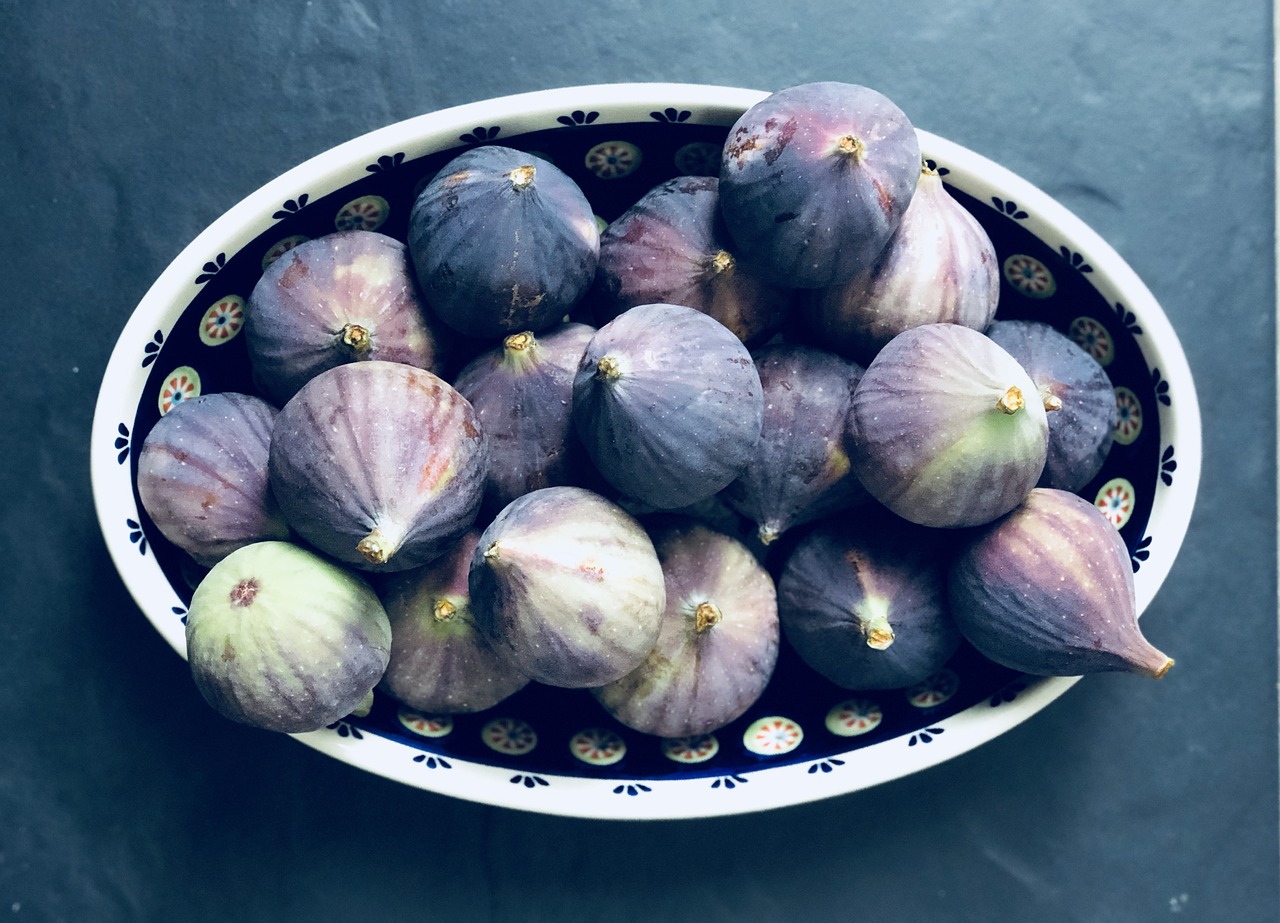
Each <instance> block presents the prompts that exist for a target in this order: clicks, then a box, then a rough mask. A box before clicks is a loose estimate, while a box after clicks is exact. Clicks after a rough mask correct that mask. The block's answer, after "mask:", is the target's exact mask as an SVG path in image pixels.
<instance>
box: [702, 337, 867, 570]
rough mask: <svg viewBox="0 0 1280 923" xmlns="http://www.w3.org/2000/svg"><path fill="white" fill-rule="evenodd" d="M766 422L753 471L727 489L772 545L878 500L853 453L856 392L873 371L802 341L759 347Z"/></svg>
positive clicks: (731, 499) (728, 497) (763, 539)
mask: <svg viewBox="0 0 1280 923" xmlns="http://www.w3.org/2000/svg"><path fill="white" fill-rule="evenodd" d="M755 364H756V371H757V372H758V373H759V374H760V385H761V388H762V389H763V392H764V425H763V427H762V428H761V432H760V442H759V443H758V444H757V446H756V451H755V455H754V457H753V458H752V460H751V461H750V462H749V463H748V464H747V467H746V470H744V471H743V472H742V474H740V475H738V477H737V478H736V479H735V480H734V481H733V482H732V483H731V484H729V485H728V486H727V487H725V489H724V490H722V491H721V492H720V496H722V497H723V498H724V500H725V502H726V503H728V504H729V506H731V507H733V508H734V509H735V510H737V511H738V512H739V513H741V514H742V515H743V516H746V517H747V518H748V519H751V520H752V521H753V522H755V523H756V526H757V529H758V535H759V538H760V541H761V542H762V543H764V544H765V545H768V544H770V543H771V542H773V541H774V540H775V539H777V537H778V536H779V535H781V534H782V533H783V532H785V531H786V530H787V529H790V528H792V527H793V526H797V525H802V524H803V523H806V522H812V521H814V520H815V519H820V518H822V517H823V516H827V515H830V514H832V513H835V512H838V511H840V510H846V509H851V508H853V507H855V506H858V505H859V504H862V503H865V502H867V501H868V500H869V499H870V497H869V495H868V494H867V491H866V488H864V487H863V486H862V482H861V481H859V480H858V478H857V476H856V475H855V474H854V473H853V466H852V463H851V462H850V461H849V456H848V455H847V454H846V452H845V445H844V431H845V429H846V427H847V424H848V418H849V408H850V403H851V401H852V399H853V392H854V389H855V388H856V387H857V385H858V382H859V381H860V380H861V379H862V374H863V372H864V371H865V370H864V369H863V368H862V366H860V365H858V364H857V363H854V362H850V361H849V360H847V359H842V358H841V357H840V356H837V355H835V354H834V353H829V352H826V351H824V350H820V349H817V348H815V347H812V346H802V345H798V344H794V343H779V344H775V345H771V346H765V347H762V348H760V349H758V350H757V351H756V352H755Z"/></svg>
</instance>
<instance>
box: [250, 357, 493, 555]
mask: <svg viewBox="0 0 1280 923" xmlns="http://www.w3.org/2000/svg"><path fill="white" fill-rule="evenodd" d="M268 461H269V470H270V474H271V487H272V490H273V491H274V492H275V495H276V499H277V500H279V502H280V508H281V509H282V510H283V511H284V515H285V519H286V520H287V521H288V522H289V525H291V526H292V527H293V528H294V530H295V531H296V532H297V533H298V534H299V535H301V536H302V537H303V538H304V539H306V540H307V541H308V542H310V543H311V544H312V545H314V546H315V547H316V548H318V549H320V550H321V551H323V552H325V553H326V554H330V555H332V556H333V557H335V558H337V559H338V560H339V561H342V562H344V563H346V564H351V565H354V566H355V567H358V568H361V569H363V570H370V571H397V570H405V569H407V568H410V567H416V566H418V565H421V564H425V563H427V562H428V561H430V560H432V559H433V558H435V557H438V556H439V555H440V554H442V553H443V552H444V551H446V550H447V549H448V547H449V545H450V544H451V543H452V542H453V541H454V540H456V539H457V538H458V537H459V536H460V535H461V534H462V533H463V532H465V531H466V530H467V529H468V528H470V526H471V525H472V523H473V522H474V520H475V518H476V514H477V512H478V510H479V507H480V501H481V498H482V496H483V493H484V483H485V473H486V470H487V467H486V466H487V463H488V453H487V449H486V445H485V441H484V438H483V436H482V434H481V431H480V423H479V420H477V419H476V415H475V411H474V410H473V409H472V407H471V405H470V404H469V403H468V402H467V399H466V398H464V397H463V396H462V395H461V394H459V393H458V392H457V391H455V390H454V389H453V388H452V387H450V386H449V384H448V383H447V382H445V381H444V380H442V379H440V378H438V377H437V376H435V375H433V374H432V373H431V372H428V371H426V370H424V369H418V368H414V367H413V366H409V365H404V364H402V363H397V362H378V361H372V362H359V363H353V364H348V365H340V366H337V367H336V368H332V369H330V370H329V371H327V372H323V373H321V374H320V375H317V376H316V377H315V378H313V379H312V380H311V381H309V382H307V384H305V385H304V386H303V387H302V390H301V391H299V392H298V393H297V394H296V395H294V397H293V398H292V399H290V401H289V403H287V404H285V405H284V408H283V409H281V411H280V414H279V416H278V417H277V418H276V425H275V429H274V431H273V432H272V435H271V447H270V454H269V459H268Z"/></svg>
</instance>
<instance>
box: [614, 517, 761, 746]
mask: <svg viewBox="0 0 1280 923" xmlns="http://www.w3.org/2000/svg"><path fill="white" fill-rule="evenodd" d="M652 538H653V543H654V548H655V549H656V550H657V553H658V560H659V561H660V562H661V564H662V573H663V577H664V580H665V584H666V597H667V600H666V610H665V612H664V614H663V617H662V627H661V629H660V630H659V632H658V639H657V641H656V643H655V644H654V647H653V649H652V650H651V651H650V652H649V655H648V656H647V657H646V658H645V660H644V662H643V663H642V664H640V666H638V667H636V668H635V669H634V670H632V671H631V672H630V673H628V674H627V675H626V676H623V677H622V678H621V679H617V680H614V681H613V682H611V683H609V684H607V685H605V686H602V687H600V688H598V689H594V690H592V692H593V694H594V695H595V697H596V699H597V700H598V701H599V702H600V704H601V705H602V706H604V709H605V710H606V711H607V712H609V714H610V715H612V716H613V717H614V718H616V719H617V720H618V721H620V722H622V723H623V724H624V725H626V726H627V727H630V728H632V729H634V730H637V731H641V732H643V733H646V734H657V735H660V736H662V737H689V736H694V735H697V734H709V733H710V732H712V731H714V730H716V729H717V728H721V727H723V726H724V725H726V724H728V723H729V722H731V721H733V720H734V719H735V718H738V717H739V716H741V715H742V714H743V713H745V712H746V710H747V709H748V708H750V707H751V706H752V705H753V704H754V703H755V702H756V700H757V699H759V698H760V694H761V693H762V692H763V691H764V688H765V686H766V685H767V684H768V682H769V679H770V677H771V676H772V675H773V669H774V666H775V665H776V663H777V659H778V637H779V629H778V603H777V594H776V592H775V591H774V586H773V579H772V578H771V577H770V576H769V574H768V572H767V571H766V570H765V569H764V568H763V567H762V566H761V565H760V564H759V563H758V562H757V561H756V559H755V556H754V555H753V554H752V553H751V551H750V550H748V548H747V547H746V546H745V545H743V544H742V543H741V542H739V541H738V540H737V539H734V538H732V537H730V536H728V535H724V534H722V533H720V532H715V531H713V530H711V529H709V528H707V527H706V526H704V525H701V524H699V523H696V522H693V521H687V520H686V521H684V522H680V523H678V524H672V525H668V526H666V527H664V528H662V529H660V530H658V531H656V532H655V533H654V534H653V535H652Z"/></svg>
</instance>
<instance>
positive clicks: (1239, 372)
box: [0, 0, 1280, 923]
mask: <svg viewBox="0 0 1280 923" xmlns="http://www.w3.org/2000/svg"><path fill="white" fill-rule="evenodd" d="M952 7H954V9H952ZM1271 36H1272V19H1271V8H1270V5H1269V4H1266V3H1263V2H1260V0H1233V2H1231V3H1207V2H1206V3H1199V4H1192V3H1184V4H1153V3H1150V2H1149V0H1089V2H1072V3H1065V2H1052V3H1050V2H1023V3H996V2H992V0H985V2H978V0H966V2H964V3H957V4H946V3H932V4H917V3H903V2H883V3H880V2H857V3H852V2H834V0H831V2H815V3H809V4H789V3H778V2H770V3H765V2H758V0H746V2H739V3H732V4H725V3H720V4H708V3H701V2H696V0H681V2H666V0H652V2H647V3H642V2H639V0H630V2H609V0H597V2H594V3H589V2H583V0H560V2H556V3H548V4H545V6H543V5H539V4H537V3H525V4H512V3H501V4H500V3H495V2H492V0H456V2H455V0H449V2H435V3H425V2H424V3H402V4H397V3H391V2H375V0H367V2H363V3H362V2H359V0H348V2H329V0H314V2H305V3H303V2H292V3H258V2H247V0H244V2H240V0H237V2H228V3H221V4H214V3H182V4H177V3H172V2H171V0H146V2H133V3H114V2H104V0H95V2H89V0H73V2H48V3H40V4H31V3H22V2H18V0H0V89H2V90H3V96H4V102H3V104H0V266H2V267H3V269H2V271H0V278H2V279H3V288H2V289H0V291H2V292H3V295H2V297H3V320H4V323H3V326H0V337H2V338H3V341H4V343H5V344H6V347H7V348H6V349H5V353H6V355H5V357H4V361H3V363H2V364H0V368H2V371H0V375H2V376H3V394H4V398H5V400H4V402H3V409H2V410H0V413H2V414H3V427H2V431H3V433H4V439H3V445H4V447H3V449H0V453H2V455H0V457H3V459H4V466H3V471H2V476H3V483H0V512H2V513H3V529H0V543H2V546H0V548H2V551H3V555H2V557H0V560H3V561H4V562H5V564H6V566H7V568H8V574H7V575H6V576H5V578H4V579H3V580H0V684H2V685H0V691H2V694H0V918H5V917H6V916H7V917H9V918H12V919H14V920H59V921H61V920H68V921H80V920H95V921H116V920H141V921H152V920H155V921H160V920H184V921H203V920H226V919H236V920H246V921H256V920H264V921H265V920H273V921H282V920H304V919H305V920H320V921H325V920H347V919H375V918H376V919H379V920H407V919H433V920H435V919H438V920H557V921H573V920H603V921H609V920H651V919H667V920H698V921H710V920H743V919H760V920H783V919H797V920H818V919H866V920H876V921H897V920H927V921H984V923H985V921H1006V920H1007V921H1027V920H1053V921H1090V923H1103V921H1149V920H1166V919H1168V920H1176V921H1179V923H1181V921H1192V920H1195V921H1214V923H1218V921H1235V923H1252V921H1259V923H1262V921H1266V923H1274V921H1275V920H1276V919H1277V914H1278V903H1280V902H1278V900H1277V875H1278V873H1277V869H1278V865H1280V862H1278V860H1277V839H1278V838H1277V722H1276V682H1275V681H1276V607H1275V599H1276V592H1275V589H1276V587H1275V572H1276V568H1275V538H1274V536H1275V525H1276V519H1275V517H1276V499H1275V486H1274V484H1275V481H1274V472H1275V453H1274V447H1275V404H1274V383H1275V333H1274V323H1275V314H1274V252H1275V251H1274V245H1273V236H1272V235H1273V230H1272V229H1273V202H1274V185H1273V183H1274V179H1273V175H1274V174H1273V165H1274V149H1273V137H1274V135H1273V128H1272V113H1273V100H1272V77H1271V74H1272V70H1271V54H1272V39H1271ZM817 79H833V80H844V81H849V82H856V83H864V84H867V85H869V86H872V87H875V88H876V89H879V90H881V91H882V92H884V93H886V94H887V95H889V96H890V97H891V98H893V99H894V100H895V101H897V102H898V103H899V104H900V105H901V106H902V107H903V108H904V109H906V111H907V112H908V113H909V114H910V115H911V118H912V120H913V121H914V122H915V123H916V124H917V125H918V126H920V127H922V128H926V129H928V130H931V131H933V132H936V133H938V134H941V135H943V136H945V137H948V138H951V139H954V140H955V141H958V142H960V143H962V144H965V145H967V146H969V147H971V148H973V149H975V150H977V151H979V152H981V153H983V154H986V155H987V156H989V157H991V158H993V159H995V160H997V161H999V162H1001V163H1003V164H1005V165H1006V166H1008V167H1010V168H1011V169H1013V170H1014V171H1016V172H1018V173H1020V174H1022V175H1023V176H1025V177H1026V178H1028V179H1030V180H1031V181H1033V182H1035V183H1037V184H1038V185H1040V186H1041V187H1043V188H1044V189H1046V190H1047V191H1048V192H1049V193H1050V194H1052V195H1054V196H1056V197H1058V198H1059V199H1060V200H1061V201H1062V202H1064V203H1065V204H1066V205H1067V206H1068V207H1069V208H1071V209H1072V210H1074V211H1075V212H1076V213H1077V214H1079V215H1080V216H1081V217H1082V218H1083V219H1084V220H1085V221H1087V222H1088V223H1089V224H1090V225H1092V226H1093V227H1094V228H1095V229H1096V230H1098V231H1099V232H1100V233H1101V234H1102V235H1103V236H1104V237H1106V238H1107V239H1108V240H1109V241H1110V242H1111V243H1112V244H1113V245H1114V246H1115V247H1116V248H1117V249H1118V250H1119V251H1120V253H1121V254H1122V255H1123V256H1124V257H1125V258H1126V259H1127V260H1128V261H1129V262H1130V263H1131V265H1132V266H1133V267H1134V269H1135V270H1136V271H1137V272H1138V274H1139V275H1140V276H1141V277H1142V278H1143V279H1144V280H1145V281H1146V282H1147V283H1148V285H1149V286H1150V287H1151V288H1152V289H1153V290H1154V292H1155V294H1156V296H1157V298H1158V299H1160V300H1161V302H1162V303H1163V305H1164V307H1165V309H1166V310H1167V312H1168V314H1169V316H1170V317H1171V318H1172V320H1173V323H1174V325H1175V326H1176V328H1177V329H1178V330H1179V332H1180V334H1181V337H1182V339H1183V343H1184V344H1185V346H1186V349H1187V352H1188V355H1189V358H1190V361H1191V365H1192V368H1193V372H1194V374H1195V375H1196V377H1197V381H1198V386H1199V393H1200V396H1201V401H1202V406H1203V410H1204V414H1205V436H1204V441H1205V474H1204V479H1203V482H1202V487H1201V493H1200V499H1199V503H1198V506H1197V510H1196V514H1195V518H1194V520H1193V522H1192V527H1191V532H1190V534H1189V536H1188V539H1187V543H1186V545H1185V547H1184V550H1183V552H1182V555H1181V557H1180V558H1179V560H1178V562H1177V565H1176V567H1175V569H1174V572H1173V574H1172V575H1171V576H1170V578H1169V580H1168V582H1167V584H1166V585H1165V587H1164V589H1163V590H1162V591H1161V593H1160V595H1159V597H1158V598H1157V600H1156V602H1155V604H1154V605H1153V606H1152V607H1151V608H1150V609H1149V610H1148V612H1147V615H1146V616H1145V618H1144V627H1145V628H1146V630H1147V632H1148V634H1149V635H1150V636H1151V637H1152V640H1153V641H1154V642H1155V643H1156V644H1157V645H1159V646H1160V647H1162V648H1163V649H1165V650H1167V651H1168V652H1170V653H1171V654H1172V655H1174V656H1175V657H1176V658H1177V659H1178V666H1177V667H1176V668H1175V670H1174V672H1173V673H1172V674H1170V676H1169V678H1168V679H1167V680H1165V681H1163V682H1160V683H1154V682H1147V681H1144V680H1139V679H1137V678H1135V677H1129V676H1099V677H1093V678H1089V679H1087V680H1086V681H1084V682H1082V683H1080V684H1079V685H1077V686H1076V687H1075V688H1074V689H1073V690H1072V691H1071V692H1069V693H1068V694H1067V695H1066V696H1064V697H1063V698H1062V699H1060V700H1059V701H1058V702H1056V703H1055V704H1053V705H1052V706H1050V707H1049V708H1048V709H1047V710H1045V711H1044V712H1042V713H1041V714H1040V715H1038V716H1037V717H1035V718H1034V719H1033V720H1032V721H1030V722H1028V723H1026V724H1024V725H1022V726H1021V727H1019V728H1017V729H1016V730H1014V731H1012V732H1011V733H1009V734H1007V735H1005V736H1003V737H1001V738H1000V739H998V740H996V741H994V742H992V743H990V744H988V745H986V746H984V747H981V748H980V749H978V750H976V751H974V752H972V753H969V754H967V755H965V756H963V757H960V758H957V759H955V760H953V761H951V762H949V763H946V764H944V765H942V766H939V767H937V768H934V769H931V770H929V771H927V772H924V773H921V774H918V775H916V776H913V777H910V778H906V779H902V780H899V781H896V782H893V783H891V784H887V785H884V786H881V787H878V788H875V789H872V790H870V791H865V792H861V793H856V794H852V795H848V796H844V797H840V798H836V799H833V800H828V801H824V802H821V803H817V804H812V805H807V806H802V807H796V808H788V809H783V810H777V811H771V812H767V813H763V814H756V815H750V816H745V817H738V818H727V819H719V820H708V821H687V822H675V823H635V824H628V823H608V822H589V821H575V820H566V819H555V818H547V817H541V816H536V815H526V814H520V813H516V812H512V811H506V810H499V809H493V808H487V807H483V806H477V805H473V804H469V803H464V802H461V801H456V800H452V799H448V798H444V797H440V796H436V795H433V794H430V793H425V792H420V791H417V790H413V789H409V788H404V787H401V786H398V785H396V784H394V783H391V782H388V781H385V780H382V779H379V778H376V777H373V776H369V775H366V774H363V773H361V772H358V771H356V770H354V769H352V768H350V767H347V766H345V765H343V764H340V763H338V762H335V761H333V760H330V759H328V758H326V757H323V756H320V755H318V754H316V753H314V752H313V751H311V750H310V749H308V748H305V747H302V746H300V745H299V744H297V743H294V742H293V741H290V740H288V739H287V738H283V737H275V736H271V735H267V734H264V733H256V732H252V731H250V730H248V729H243V728H240V727H237V726H234V725H232V724H231V723H230V722H227V721H224V720H222V719H220V718H217V717H216V716H215V715H213V713H212V712H211V711H210V710H209V709H208V708H207V707H206V706H205V705H204V704H203V702H201V701H200V700H199V698H198V695H197V693H196V692H195V690H194V687H193V686H192V685H191V683H190V680H189V677H188V676H187V674H186V673H185V667H184V665H183V664H182V662H181V660H180V659H179V658H178V657H176V656H175V655H174V654H173V652H172V651H171V650H170V649H169V648H168V647H167V646H166V645H165V644H164V643H163V642H162V641H161V639H160V637H159V636H158V635H157V634H156V633H155V631H154V630H153V629H152V628H151V627H150V625H149V624H148V623H147V622H146V620H145V619H144V618H143V616H142V615H141V614H140V612H139V611H138V609H137V608H136V606H135V605H134V604H133V603H132V601H131V599H130V598H129V597H128V595H127V594H126V592H125V591H124V589H123V586H122V584H121V583H120V581H119V579H118V578H117V576H116V575H115V572H114V570H113V569H112V566H111V564H110V562H109V560H108V558H107V555H106V552H105V550H104V547H103V544H102V540H101V536H100V534H99V532H98V528H97V523H96V520H95V518H94V514H93V509H92V505H91V498H90V492H89V483H88V451H87V450H88V445H87V440H88V432H89V424H90V418H91V413H92V406H93V401H94V398H95V395H96V391H97V386H98V380H99V378H100V376H101V373H102V370H103V368H104V366H105V364H106V360H107V356H108V354H109V352H110V349H111V347H112V345H113V343H114V341H115V338H116V336H117V334H118V332H119V330H120V328H121V327H122V325H123V324H124V321H125V319H126V317H127V316H128V314H129V312H130V311H131V309H132V307H133V305H134V304H135V303H136V302H137V301H138V299H139V298H140V297H141V296H142V294H143V293H144V292H145V290H146V289H147V287H148V285H149V284H150V282H151V281H152V280H153V279H154V278H155V277H156V276H157V275H158V274H159V273H160V271H161V270H162V269H163V268H164V267H165V265H166V264H167V263H168V262H169V261H170V260H171V259H172V258H173V257H174V256H175V255H176V254H177V253H178V251H179V250H180V249H181V248H182V247H183V246H184V245H185V244H186V243H188V242H189V241H190V240H191V239H192V238H193V237H194V236H195V235H196V234H197V233H198V232H199V231H200V230H201V229H202V228H203V227H204V226H205V225H206V224H208V223H209V222H210V221H212V220H213V219H214V218H216V217H217V216H218V215H219V214H221V213H222V212H223V211H224V210H225V209H227V208H229V207H230V206H231V205H233V204H234V203H235V202H237V201H238V200H239V199H240V198H241V197H243V196H244V195H246V194H247V193H249V192H251V191H252V190H253V189H255V188H256V187H257V186H259V185H260V184H261V183H263V182H265V181H267V180H269V179H271V178H272V177H273V176H275V175H277V174H278V173H280V172H282V171H283V170H285V169H286V168H288V167H291V166H293V165H294V164H296V163H298V162H300V161H302V160H304V159H306V158H308V157H310V156H312V155H313V154H316V153H318V152H319V151H321V150H323V149H325V148H327V147H329V146H331V145H333V144H335V143H337V142H340V141H342V140H345V139H347V138H350V137H352V136H354V135H357V134H360V133H362V132H365V131H367V130H370V129H373V128H376V127H379V126H381V125H384V124H386V123H388V122H392V121H396V120H399V119H402V118H406V117H409V116H412V115H415V114H418V113H421V112H425V111H430V110H433V109H437V108H440V107H443V106H448V105H453V104H457V103H463V102H469V101H473V100H477V99H481V98H485V97H490V96H495V95H501V94H505V93H510V92H517V91H524V90H534V89H540V88H544V87H550V86H565V85H572V84H580V83H597V82H615V81H633V80H675V81H691V82H705V83H720V84H730V85H738V86H750V87H756V88H760V89H778V88H781V87H783V86H787V85H791V84H796V83H801V82H805V81H809V80H817Z"/></svg>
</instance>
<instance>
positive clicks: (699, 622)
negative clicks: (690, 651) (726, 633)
mask: <svg viewBox="0 0 1280 923" xmlns="http://www.w3.org/2000/svg"><path fill="white" fill-rule="evenodd" d="M723 617H724V616H723V615H721V613H720V610H719V609H718V608H717V607H716V604H715V603H713V602H700V603H698V608H697V609H695V610H694V611H693V630H694V631H695V632H696V633H697V634H702V633H703V632H704V631H706V630H707V629H709V628H711V626H713V625H715V624H716V623H718V622H719V621H720V619H722V618H723Z"/></svg>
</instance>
